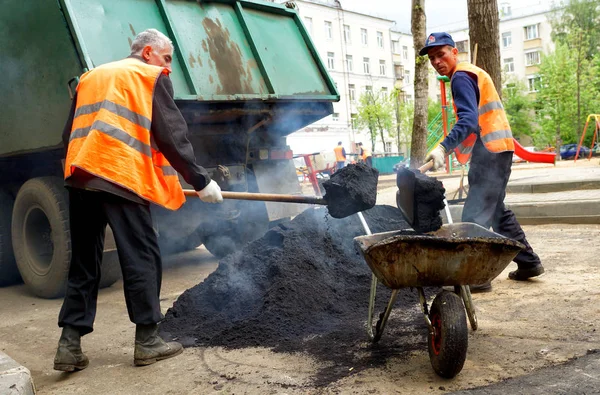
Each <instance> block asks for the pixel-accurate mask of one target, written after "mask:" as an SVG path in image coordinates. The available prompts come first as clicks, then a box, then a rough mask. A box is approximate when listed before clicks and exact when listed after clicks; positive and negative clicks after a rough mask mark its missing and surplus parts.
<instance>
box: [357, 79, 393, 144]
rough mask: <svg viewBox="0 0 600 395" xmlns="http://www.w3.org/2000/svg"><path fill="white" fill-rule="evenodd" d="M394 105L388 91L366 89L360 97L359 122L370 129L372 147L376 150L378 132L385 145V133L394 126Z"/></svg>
mask: <svg viewBox="0 0 600 395" xmlns="http://www.w3.org/2000/svg"><path fill="white" fill-rule="evenodd" d="M393 114H394V105H393V103H392V101H391V99H390V96H388V94H387V93H386V92H382V91H380V92H377V93H373V92H372V91H366V92H365V93H363V94H362V95H360V98H359V104H358V106H357V124H358V126H359V127H361V128H366V129H368V130H369V133H370V137H371V147H372V150H373V151H375V140H376V138H377V132H379V136H380V137H381V143H382V144H383V146H384V147H385V134H386V132H387V133H389V131H390V130H392V127H393V122H394V121H393Z"/></svg>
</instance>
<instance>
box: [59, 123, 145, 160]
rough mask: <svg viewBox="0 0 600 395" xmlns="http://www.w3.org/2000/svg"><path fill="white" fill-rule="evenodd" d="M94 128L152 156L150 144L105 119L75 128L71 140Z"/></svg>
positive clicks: (83, 135)
mask: <svg viewBox="0 0 600 395" xmlns="http://www.w3.org/2000/svg"><path fill="white" fill-rule="evenodd" d="M92 129H94V130H97V131H99V132H102V133H104V134H107V135H109V136H111V137H113V138H115V139H117V140H119V141H121V142H122V143H125V144H127V145H128V146H130V147H131V148H133V149H134V150H136V151H138V152H140V153H142V154H144V155H146V156H149V157H152V149H151V148H150V146H149V145H148V144H145V143H143V142H141V141H140V140H138V139H136V138H134V137H132V136H131V135H129V134H128V133H127V132H125V131H123V130H121V129H118V128H115V127H114V126H112V125H109V124H107V123H106V122H103V121H94V123H93V124H92V126H89V127H86V128H79V129H75V130H73V132H71V137H70V138H69V141H72V140H74V139H76V138H81V137H86V136H87V135H88V134H89V133H90V130H92Z"/></svg>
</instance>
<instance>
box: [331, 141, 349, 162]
mask: <svg viewBox="0 0 600 395" xmlns="http://www.w3.org/2000/svg"><path fill="white" fill-rule="evenodd" d="M343 151H344V147H342V146H341V145H338V146H337V147H335V148H334V149H333V152H335V161H336V162H344V161H345V160H346V157H345V156H344V152H343Z"/></svg>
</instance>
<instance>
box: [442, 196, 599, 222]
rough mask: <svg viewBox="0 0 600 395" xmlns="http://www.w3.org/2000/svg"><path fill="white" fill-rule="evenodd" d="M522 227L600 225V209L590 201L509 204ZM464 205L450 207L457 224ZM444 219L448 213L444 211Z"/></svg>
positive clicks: (507, 205)
mask: <svg viewBox="0 0 600 395" xmlns="http://www.w3.org/2000/svg"><path fill="white" fill-rule="evenodd" d="M506 207H508V208H509V209H511V210H512V211H513V212H514V213H515V215H516V216H517V220H518V221H519V223H520V224H521V225H542V224H600V207H598V206H597V205H594V204H590V201H589V200H573V201H568V202H532V203H512V204H510V203H507V204H506ZM462 210H463V206H462V205H450V213H451V215H452V219H453V220H454V221H455V222H459V221H460V218H462ZM441 214H442V219H443V220H444V221H446V213H445V212H444V211H443V210H442V211H441Z"/></svg>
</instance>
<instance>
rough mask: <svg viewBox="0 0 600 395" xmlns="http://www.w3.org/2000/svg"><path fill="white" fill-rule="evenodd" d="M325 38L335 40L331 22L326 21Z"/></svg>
mask: <svg viewBox="0 0 600 395" xmlns="http://www.w3.org/2000/svg"><path fill="white" fill-rule="evenodd" d="M325 38H326V39H328V40H332V39H333V26H332V25H331V22H329V21H325Z"/></svg>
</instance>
